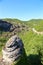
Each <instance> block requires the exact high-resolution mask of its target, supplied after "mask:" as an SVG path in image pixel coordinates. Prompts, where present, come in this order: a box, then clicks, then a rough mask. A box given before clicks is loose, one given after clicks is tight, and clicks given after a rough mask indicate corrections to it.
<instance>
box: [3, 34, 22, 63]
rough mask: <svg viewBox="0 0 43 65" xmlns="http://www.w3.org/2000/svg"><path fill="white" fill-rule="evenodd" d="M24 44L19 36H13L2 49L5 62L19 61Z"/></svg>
mask: <svg viewBox="0 0 43 65" xmlns="http://www.w3.org/2000/svg"><path fill="white" fill-rule="evenodd" d="M22 49H23V43H22V40H21V39H20V38H19V37H18V36H17V35H15V36H12V37H11V38H10V39H9V40H8V41H7V43H6V45H5V47H4V48H3V49H2V53H3V60H4V61H6V62H13V61H16V60H17V59H19V58H20V57H21V55H22Z"/></svg>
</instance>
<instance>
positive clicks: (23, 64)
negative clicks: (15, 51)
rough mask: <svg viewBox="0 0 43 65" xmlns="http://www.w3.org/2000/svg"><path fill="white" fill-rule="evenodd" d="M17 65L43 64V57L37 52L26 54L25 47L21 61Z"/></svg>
mask: <svg viewBox="0 0 43 65" xmlns="http://www.w3.org/2000/svg"><path fill="white" fill-rule="evenodd" d="M16 65H42V63H41V58H40V56H39V55H37V54H30V55H29V56H27V55H26V52H25V49H24V48H23V54H22V57H21V59H20V61H19V62H17V64H16Z"/></svg>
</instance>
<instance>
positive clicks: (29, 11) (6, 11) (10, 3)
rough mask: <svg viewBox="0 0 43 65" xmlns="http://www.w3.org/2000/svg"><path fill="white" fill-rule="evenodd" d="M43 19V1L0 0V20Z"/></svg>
mask: <svg viewBox="0 0 43 65" xmlns="http://www.w3.org/2000/svg"><path fill="white" fill-rule="evenodd" d="M2 18H16V19H20V20H24V21H25V20H26V21H27V20H30V19H43V0H0V19H2Z"/></svg>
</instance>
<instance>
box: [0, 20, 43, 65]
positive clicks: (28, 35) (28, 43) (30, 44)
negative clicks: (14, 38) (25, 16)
mask: <svg viewBox="0 0 43 65" xmlns="http://www.w3.org/2000/svg"><path fill="white" fill-rule="evenodd" d="M4 20H6V21H8V22H11V23H13V24H14V25H15V24H18V23H21V24H23V23H25V24H26V25H27V26H28V27H29V29H30V30H29V31H22V32H21V33H19V34H18V35H19V36H20V38H21V39H22V41H23V44H24V48H25V52H24V50H23V56H22V58H21V60H20V61H19V62H18V63H17V64H16V65H20V64H21V65H43V35H37V34H35V33H33V32H32V30H31V29H32V28H35V29H36V30H38V31H43V20H41V19H37V20H36V19H32V20H30V21H20V20H18V19H4ZM2 34H3V33H2ZM7 40H8V37H4V36H1V37H0V52H1V50H2V47H3V46H4V45H5V43H6V41H7ZM0 54H1V53H0Z"/></svg>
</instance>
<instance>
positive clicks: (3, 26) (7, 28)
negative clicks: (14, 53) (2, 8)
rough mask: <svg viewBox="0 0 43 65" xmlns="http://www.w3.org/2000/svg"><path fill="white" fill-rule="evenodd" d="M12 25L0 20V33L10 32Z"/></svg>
mask: <svg viewBox="0 0 43 65" xmlns="http://www.w3.org/2000/svg"><path fill="white" fill-rule="evenodd" d="M11 27H12V24H11V23H9V22H6V21H3V20H0V30H2V31H10V30H11V29H10V28H11Z"/></svg>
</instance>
